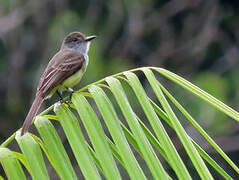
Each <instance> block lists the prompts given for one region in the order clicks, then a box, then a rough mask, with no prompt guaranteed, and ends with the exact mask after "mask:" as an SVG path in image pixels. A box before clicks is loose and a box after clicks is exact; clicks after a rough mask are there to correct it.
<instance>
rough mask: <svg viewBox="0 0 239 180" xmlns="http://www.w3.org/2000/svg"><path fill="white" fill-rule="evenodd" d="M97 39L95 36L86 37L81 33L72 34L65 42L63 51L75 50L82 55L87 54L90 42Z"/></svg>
mask: <svg viewBox="0 0 239 180" xmlns="http://www.w3.org/2000/svg"><path fill="white" fill-rule="evenodd" d="M95 38H96V36H95V35H93V36H85V35H84V34H82V33H81V32H72V33H70V34H69V35H68V36H66V38H65V39H64V40H63V43H62V46H61V49H63V48H67V49H73V50H77V51H80V52H81V53H82V54H87V53H88V50H89V47H90V41H91V40H92V39H95Z"/></svg>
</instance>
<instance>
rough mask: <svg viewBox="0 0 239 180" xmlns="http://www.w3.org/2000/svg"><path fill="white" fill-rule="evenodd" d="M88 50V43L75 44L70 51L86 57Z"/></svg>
mask: <svg viewBox="0 0 239 180" xmlns="http://www.w3.org/2000/svg"><path fill="white" fill-rule="evenodd" d="M89 48H90V42H83V43H80V44H77V45H76V46H73V47H72V48H70V49H73V50H75V51H79V52H80V53H81V54H83V55H84V56H87V55H88V51H89Z"/></svg>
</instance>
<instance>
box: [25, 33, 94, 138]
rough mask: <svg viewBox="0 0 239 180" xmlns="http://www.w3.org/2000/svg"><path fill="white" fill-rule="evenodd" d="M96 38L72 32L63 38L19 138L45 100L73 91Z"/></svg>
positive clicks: (41, 80) (42, 78) (45, 71)
mask: <svg viewBox="0 0 239 180" xmlns="http://www.w3.org/2000/svg"><path fill="white" fill-rule="evenodd" d="M96 37H97V36H96V35H92V36H85V35H84V34H83V33H81V32H72V33H70V34H68V35H67V36H66V37H65V38H64V40H63V42H62V45H61V48H60V50H59V51H58V52H57V53H56V54H55V55H54V56H53V57H52V59H51V60H50V61H49V63H48V65H47V67H46V69H45V70H44V72H43V74H42V76H41V78H40V81H39V83H38V86H37V90H36V94H35V99H34V101H33V103H32V106H31V108H30V110H29V112H28V114H27V116H26V118H25V121H24V123H23V126H22V129H21V136H22V135H24V134H25V133H26V132H27V131H28V129H29V127H30V125H31V123H32V121H33V119H34V117H35V116H36V114H37V112H38V110H39V108H40V107H41V104H42V103H43V101H44V100H45V99H48V98H50V97H51V96H52V95H53V94H54V93H57V94H58V95H60V93H61V92H62V91H71V92H72V91H73V89H72V88H73V87H74V86H75V85H76V84H78V83H79V81H80V80H81V78H82V76H83V74H84V73H85V71H86V69H87V66H88V63H89V57H88V51H89V48H90V43H91V40H93V39H95V38H96Z"/></svg>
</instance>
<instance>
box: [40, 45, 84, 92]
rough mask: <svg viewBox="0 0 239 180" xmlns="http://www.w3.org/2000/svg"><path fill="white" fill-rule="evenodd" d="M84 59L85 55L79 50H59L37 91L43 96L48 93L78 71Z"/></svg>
mask: <svg viewBox="0 0 239 180" xmlns="http://www.w3.org/2000/svg"><path fill="white" fill-rule="evenodd" d="M84 61H85V58H84V56H83V55H82V54H81V53H79V52H77V51H72V50H61V51H59V52H58V53H57V54H56V55H55V56H54V57H53V58H52V60H51V61H50V62H49V64H48V66H47V68H46V70H45V71H44V73H43V75H42V77H41V79H40V82H39V85H38V87H37V93H39V94H41V95H42V96H43V97H45V96H46V95H48V93H49V92H50V91H51V90H52V89H53V88H54V87H56V86H57V85H59V84H60V83H62V82H63V81H64V80H65V79H67V78H68V77H70V76H71V75H73V74H74V73H75V72H77V71H78V70H79V69H80V68H81V67H82V65H83V62H84Z"/></svg>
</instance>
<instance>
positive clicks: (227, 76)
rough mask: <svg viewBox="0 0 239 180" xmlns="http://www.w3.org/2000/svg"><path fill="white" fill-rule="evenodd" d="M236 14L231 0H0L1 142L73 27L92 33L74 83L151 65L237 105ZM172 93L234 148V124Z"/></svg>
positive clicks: (18, 123)
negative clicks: (87, 60) (83, 66)
mask: <svg viewBox="0 0 239 180" xmlns="http://www.w3.org/2000/svg"><path fill="white" fill-rule="evenodd" d="M238 18H239V2H238V1H236V0H211V1H206V0H194V1H186V0H171V1H166V0H140V1H126V0H119V1H114V0H108V1H100V0H89V1H86V0H52V1H50V0H41V1H36V0H35V1H32V0H23V1H16V0H0V84H1V86H0V101H1V103H0V109H1V111H0V118H1V126H0V139H1V141H3V140H4V139H5V138H6V137H8V136H10V135H11V134H12V133H13V132H14V131H16V130H17V129H18V128H19V127H21V125H22V123H23V120H24V118H25V115H26V113H27V111H28V110H29V107H30V104H31V102H32V99H33V98H34V93H35V88H36V86H37V83H38V81H39V77H40V75H41V73H42V71H43V70H44V68H45V67H46V64H47V62H48V61H49V60H50V58H51V57H52V56H53V55H54V54H55V53H56V52H57V51H58V49H59V48H60V45H61V42H62V40H63V38H64V37H65V36H66V35H67V34H68V33H69V32H72V31H81V32H83V33H85V34H87V35H91V34H96V35H98V38H97V40H95V41H94V42H93V43H92V46H91V49H90V52H89V56H90V64H89V68H88V70H87V72H86V74H85V76H84V78H83V79H82V81H81V83H80V84H79V86H78V87H82V86H84V85H86V84H88V83H90V82H94V81H96V80H98V79H100V78H103V77H105V76H107V75H110V74H112V73H116V72H120V71H124V70H128V69H131V68H135V67H140V66H158V67H164V68H166V69H169V70H171V71H173V72H175V73H178V74H180V75H182V76H183V77H185V78H186V79H189V80H190V81H192V82H193V83H195V84H197V85H199V86H200V87H201V88H202V89H205V90H207V91H208V92H209V93H211V94H213V95H215V96H216V97H217V98H218V99H220V100H222V101H224V102H225V103H226V104H228V105H230V106H231V107H233V108H234V109H237V110H238V109H239V91H238V89H239V83H238V76H239V71H238V69H239V21H238ZM141 78H142V80H143V79H144V77H141ZM168 86H170V84H168ZM78 87H76V88H78ZM148 93H150V92H148ZM175 93H176V94H177V95H178V97H179V99H180V101H183V103H184V104H185V106H186V107H188V108H189V110H190V111H191V112H192V115H193V116H195V118H198V121H199V123H200V124H202V126H203V127H204V128H206V129H208V131H209V132H210V133H212V134H213V135H215V138H216V137H218V138H219V140H218V141H219V142H218V143H219V144H221V145H222V147H223V148H224V149H225V150H227V151H228V153H230V152H232V151H237V152H238V149H239V144H238V143H232V144H233V146H232V145H231V144H230V141H229V140H228V139H232V138H231V137H232V136H233V137H234V138H233V139H236V140H237V141H238V138H239V133H238V132H239V130H238V129H239V126H238V125H237V124H235V123H234V122H233V121H231V120H229V119H226V118H225V117H223V116H221V115H219V114H218V112H217V111H214V110H212V109H209V108H208V107H207V106H205V105H204V104H201V103H200V102H199V101H197V99H192V98H190V96H187V95H184V94H183V92H182V90H181V89H178V88H175ZM180 96H183V97H180ZM52 102H54V98H53V99H51V100H49V101H47V102H46V105H48V104H51V103H52ZM42 108H44V107H42ZM202 111H204V112H205V111H207V112H208V113H207V116H206V117H205V116H203V117H201V116H200V114H201V112H202ZM204 115H205V113H204ZM189 128H190V127H189ZM220 137H225V138H224V140H221V138H220ZM216 141H217V139H216ZM202 143H203V142H202ZM235 159H239V158H238V156H237V157H235Z"/></svg>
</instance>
